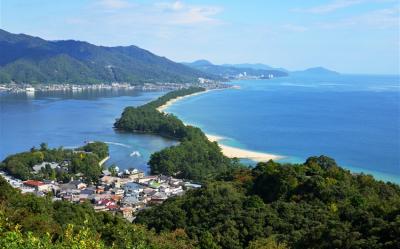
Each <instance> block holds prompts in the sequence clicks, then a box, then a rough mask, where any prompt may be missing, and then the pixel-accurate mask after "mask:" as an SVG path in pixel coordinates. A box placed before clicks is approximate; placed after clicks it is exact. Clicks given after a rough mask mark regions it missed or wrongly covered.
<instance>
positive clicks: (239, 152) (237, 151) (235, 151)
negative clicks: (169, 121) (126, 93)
mask: <svg viewBox="0 0 400 249" xmlns="http://www.w3.org/2000/svg"><path fill="white" fill-rule="evenodd" d="M209 91H211V90H206V91H203V92H196V93H192V94H189V95H185V96H179V97H176V98H174V99H171V100H169V101H167V102H166V103H165V104H164V105H161V106H159V107H157V110H158V111H159V112H165V113H167V111H166V109H167V108H168V107H170V106H172V105H173V104H175V103H176V102H178V101H180V100H182V99H185V98H189V97H193V96H195V95H199V94H204V93H207V92H209ZM206 136H207V138H208V140H210V141H211V142H218V145H219V147H220V148H221V151H222V153H223V154H224V155H225V156H227V157H229V158H235V157H237V158H241V159H242V158H247V159H250V160H253V161H256V162H262V161H269V160H279V159H282V158H284V157H283V156H280V155H275V154H270V153H265V152H258V151H251V150H246V149H241V148H237V147H233V146H228V145H224V144H222V143H221V140H223V137H220V136H215V135H210V134H206Z"/></svg>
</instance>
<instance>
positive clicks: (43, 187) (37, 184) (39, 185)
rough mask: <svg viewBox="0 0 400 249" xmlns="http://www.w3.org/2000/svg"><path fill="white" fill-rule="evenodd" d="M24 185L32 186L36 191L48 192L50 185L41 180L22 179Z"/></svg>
mask: <svg viewBox="0 0 400 249" xmlns="http://www.w3.org/2000/svg"><path fill="white" fill-rule="evenodd" d="M24 185H25V186H27V187H31V188H34V189H35V190H36V191H40V192H48V191H50V190H51V187H50V186H49V185H48V184H45V183H44V182H41V181H35V180H27V181H24Z"/></svg>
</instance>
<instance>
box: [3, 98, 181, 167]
mask: <svg viewBox="0 0 400 249" xmlns="http://www.w3.org/2000/svg"><path fill="white" fill-rule="evenodd" d="M162 94H164V93H163V92H138V91H132V90H92V91H79V92H71V91H68V92H44V93H41V92H37V93H35V94H34V95H26V94H25V93H19V94H8V93H2V94H0V160H2V159H4V158H5V157H6V156H7V155H10V154H13V153H17V152H22V151H26V150H29V149H30V148H31V147H32V146H39V144H40V143H41V142H47V143H48V144H49V146H50V147H58V146H65V147H76V146H82V145H83V144H84V142H85V141H92V140H100V141H104V142H107V143H108V144H109V148H110V156H111V157H110V159H109V160H108V161H107V163H106V164H107V165H111V164H113V163H115V164H117V165H118V166H119V167H120V168H122V169H125V168H130V167H135V168H139V169H142V170H144V171H147V170H148V166H147V162H148V159H149V157H150V155H151V154H152V153H153V152H155V151H159V150H161V149H163V148H165V147H167V146H171V145H173V144H175V143H176V142H174V141H171V140H167V139H163V138H161V137H158V136H152V135H135V134H126V133H120V132H116V131H115V130H114V129H113V128H112V127H113V123H114V121H115V119H116V118H117V117H119V116H120V114H121V112H122V110H123V109H124V108H125V107H126V106H138V105H142V104H144V103H146V102H149V101H151V100H153V99H155V98H157V97H159V96H160V95H162ZM134 151H139V153H140V156H138V157H137V156H131V154H132V152H134Z"/></svg>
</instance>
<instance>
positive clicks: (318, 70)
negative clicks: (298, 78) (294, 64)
mask: <svg viewBox="0 0 400 249" xmlns="http://www.w3.org/2000/svg"><path fill="white" fill-rule="evenodd" d="M290 74H292V75H293V74H294V75H321V76H328V75H340V73H338V72H336V71H333V70H329V69H327V68H324V67H312V68H308V69H306V70H303V71H294V72H291V73H290Z"/></svg>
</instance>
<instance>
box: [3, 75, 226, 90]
mask: <svg viewBox="0 0 400 249" xmlns="http://www.w3.org/2000/svg"><path fill="white" fill-rule="evenodd" d="M191 86H198V87H204V88H207V89H216V88H228V87H231V86H230V85H227V84H224V83H221V82H219V81H214V80H209V79H205V78H198V82H197V83H162V82H158V83H143V84H136V85H134V84H130V83H126V82H125V83H124V82H113V83H101V84H70V83H64V84H23V83H18V84H17V83H7V84H1V83H0V92H11V93H19V92H26V93H30V94H32V93H35V92H60V91H61V92H65V91H73V92H79V91H86V90H118V89H122V90H124V89H125V90H138V91H171V90H178V89H184V88H189V87H191Z"/></svg>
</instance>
